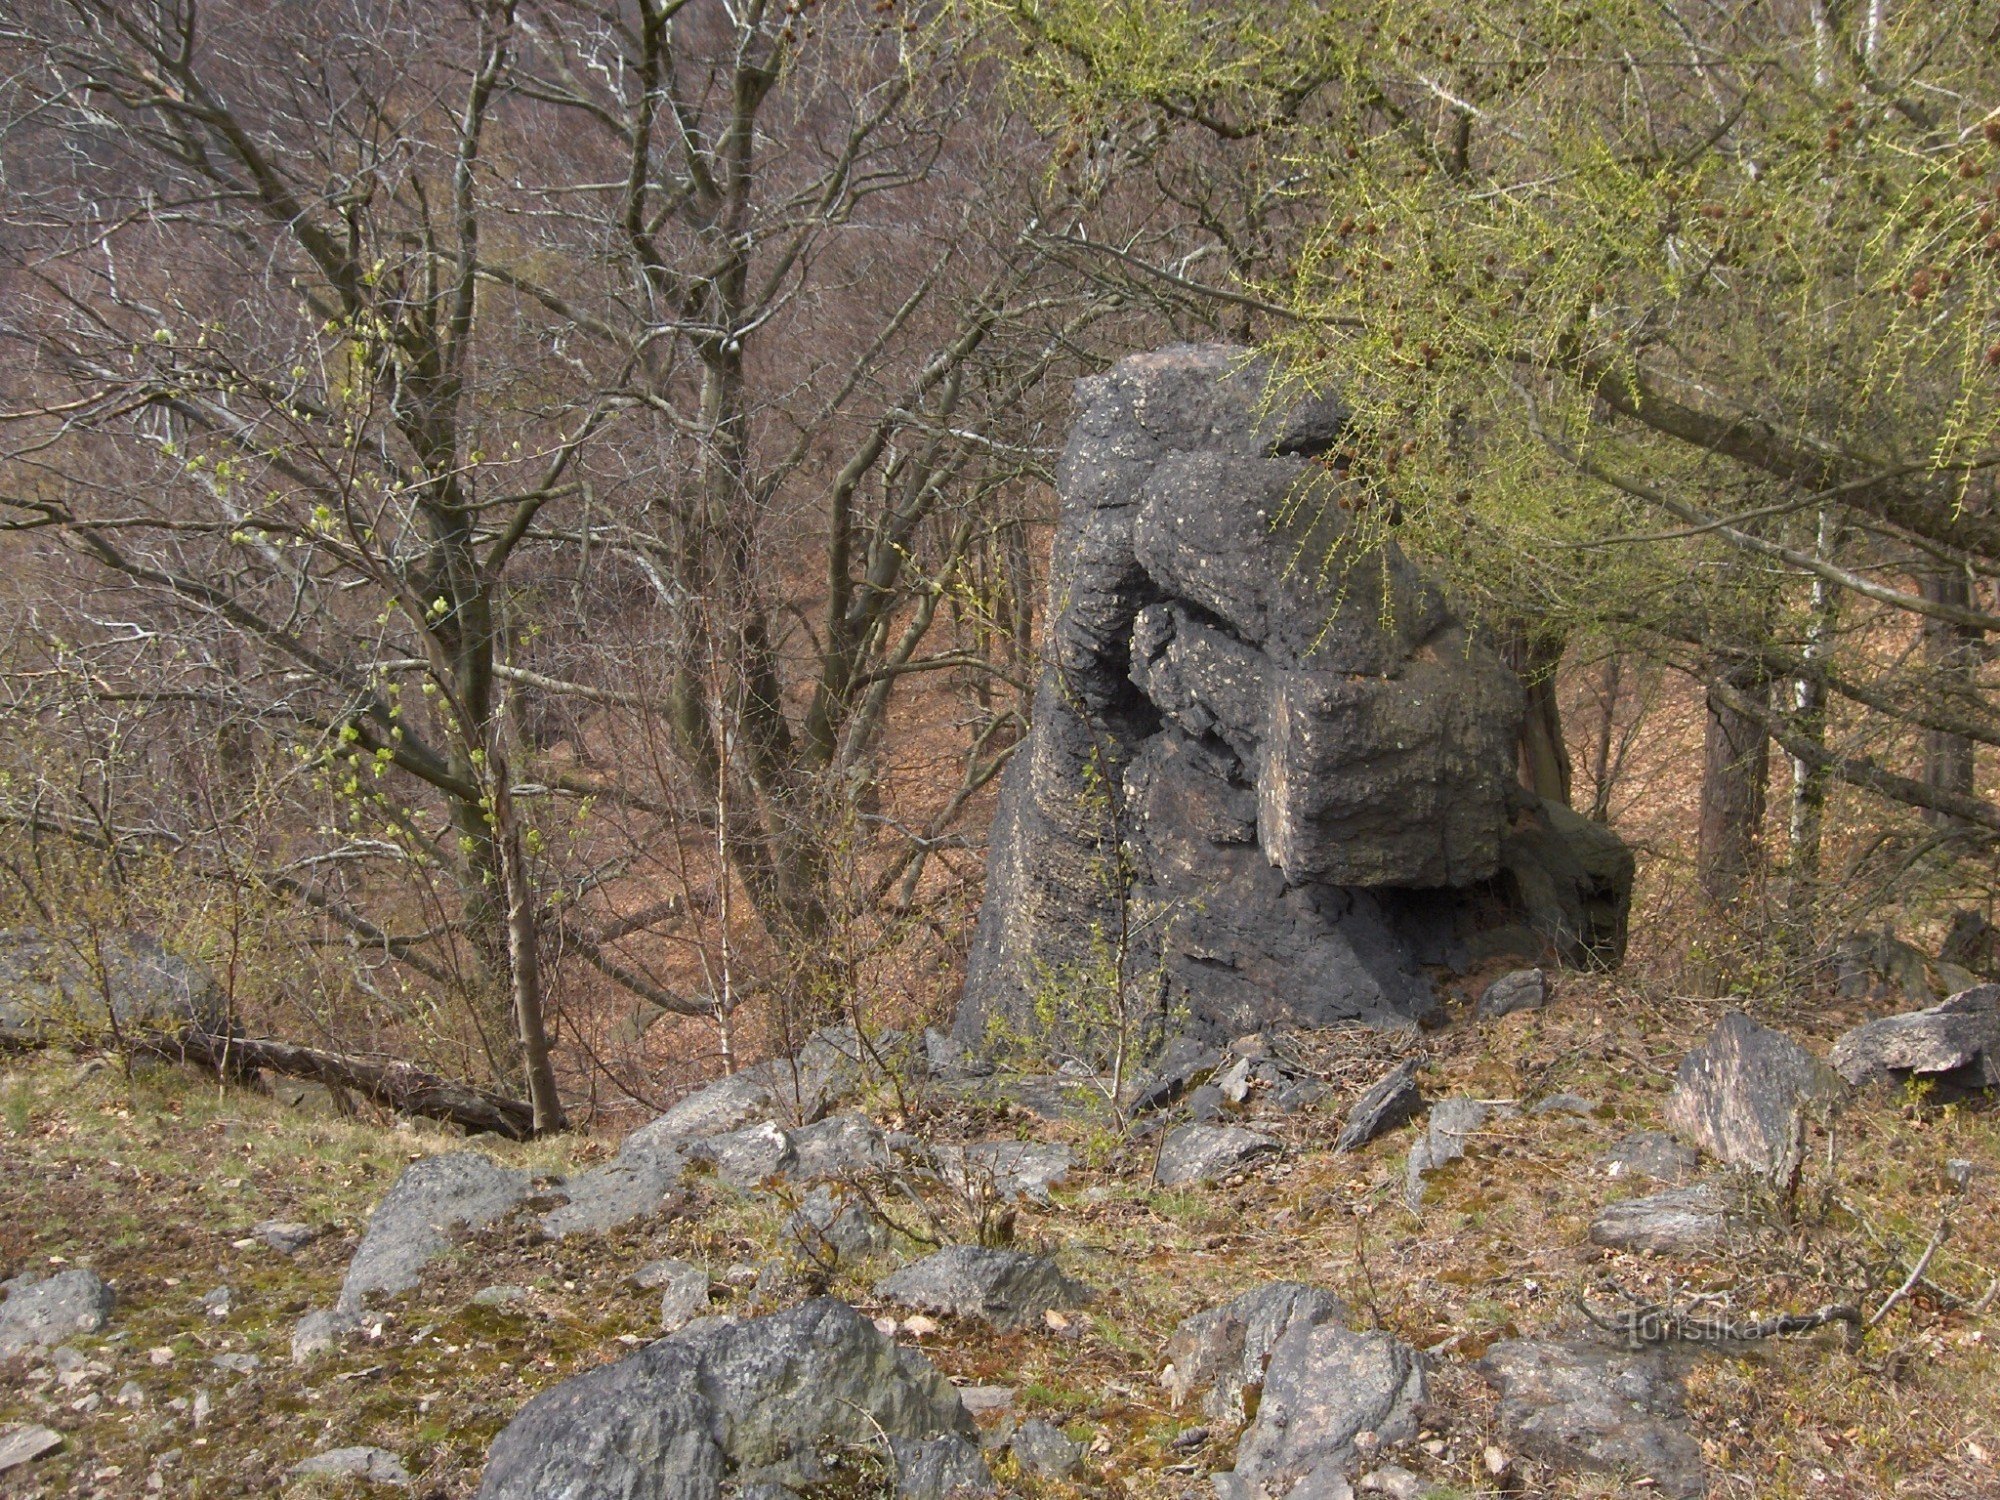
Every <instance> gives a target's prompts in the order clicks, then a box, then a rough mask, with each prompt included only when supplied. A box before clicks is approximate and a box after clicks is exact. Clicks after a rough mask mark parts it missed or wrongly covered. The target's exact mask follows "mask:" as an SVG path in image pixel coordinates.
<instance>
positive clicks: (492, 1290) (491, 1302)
mask: <svg viewBox="0 0 2000 1500" xmlns="http://www.w3.org/2000/svg"><path fill="white" fill-rule="evenodd" d="M530 1295H531V1293H530V1292H529V1290H528V1288H526V1287H524V1286H483V1287H481V1288H480V1289H479V1290H478V1291H476V1292H474V1293H473V1294H472V1305H473V1306H474V1307H512V1306H513V1305H514V1304H515V1303H517V1302H526V1301H527V1300H528V1298H529V1296H530Z"/></svg>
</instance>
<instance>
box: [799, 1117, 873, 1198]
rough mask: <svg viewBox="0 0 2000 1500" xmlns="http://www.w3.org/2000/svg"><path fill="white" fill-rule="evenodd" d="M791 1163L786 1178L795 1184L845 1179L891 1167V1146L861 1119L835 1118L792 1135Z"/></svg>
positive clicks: (865, 1119)
mask: <svg viewBox="0 0 2000 1500" xmlns="http://www.w3.org/2000/svg"><path fill="white" fill-rule="evenodd" d="M790 1135H791V1141H792V1160H791V1162H790V1163H789V1164H788V1165H787V1166H786V1168H785V1175H786V1176H788V1177H790V1178H792V1179H793V1180H794V1181H796V1182H816V1181H818V1180H820V1179H821V1178H826V1177H846V1176H849V1175H851V1174H854V1173H858V1172H867V1171H873V1170H875V1169H877V1168H880V1167H886V1166H887V1165H888V1164H889V1143H888V1140H887V1138H886V1137H885V1136H884V1135H883V1134H882V1132H881V1130H880V1129H879V1128H878V1127H877V1126H876V1124H875V1122H874V1121H872V1120H869V1119H867V1118H866V1117H864V1116H862V1115H854V1114H846V1115H832V1116H830V1117H828V1118H827V1119H824V1120H821V1121H820V1122H819V1123H818V1124H816V1125H807V1126H803V1127H802V1128H800V1129H798V1130H794V1131H792V1132H790Z"/></svg>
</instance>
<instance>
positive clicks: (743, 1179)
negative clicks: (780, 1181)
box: [688, 1120, 797, 1193]
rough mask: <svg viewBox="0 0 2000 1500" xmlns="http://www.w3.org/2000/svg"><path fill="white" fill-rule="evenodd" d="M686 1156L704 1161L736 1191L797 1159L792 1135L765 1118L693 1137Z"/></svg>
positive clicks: (776, 1173) (775, 1173) (777, 1172)
mask: <svg viewBox="0 0 2000 1500" xmlns="http://www.w3.org/2000/svg"><path fill="white" fill-rule="evenodd" d="M688 1154H689V1156H690V1157H691V1158H692V1159H693V1160H695V1161H698V1162H706V1163H707V1164H708V1165H709V1166H711V1167H713V1168H714V1169H715V1175H716V1176H717V1177H719V1178H721V1179H722V1180H723V1181H724V1182H726V1183H728V1184H729V1185H730V1186H731V1187H733V1188H735V1189H736V1190H737V1191H738V1192H745V1193H747V1192H749V1191H750V1190H751V1189H753V1188H755V1187H757V1186H759V1185H760V1184H762V1183H765V1182H768V1181H769V1180H770V1179H771V1178H773V1177H781V1176H784V1175H786V1173H787V1169H788V1168H789V1167H790V1166H791V1165H792V1163H793V1162H794V1161H795V1160H797V1155H796V1153H795V1152H794V1151H793V1150H792V1138H791V1137H790V1136H789V1135H787V1134H786V1133H785V1132H784V1130H782V1129H781V1128H780V1127H779V1126H778V1124H777V1123H776V1122H775V1121H772V1120H766V1121H765V1122H764V1123H763V1124H761V1125H752V1126H750V1127H749V1128H748V1129H745V1130H732V1131H729V1132H728V1133H727V1134H724V1135H712V1136H709V1137H708V1138H707V1139H705V1140H700V1141H696V1142H695V1143H694V1144H693V1145H692V1146H691V1147H689V1148H688Z"/></svg>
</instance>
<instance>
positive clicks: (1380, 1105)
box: [1333, 1057, 1424, 1151]
mask: <svg viewBox="0 0 2000 1500" xmlns="http://www.w3.org/2000/svg"><path fill="white" fill-rule="evenodd" d="M1422 1065H1423V1059H1422V1058H1418V1057H1408V1058H1405V1059H1404V1060H1403V1061H1401V1062H1399V1063H1397V1064H1396V1066H1395V1067H1393V1068H1391V1069H1390V1070H1389V1071H1388V1072H1386V1073H1384V1074H1383V1075H1382V1076H1381V1077H1380V1078H1378V1079H1376V1080H1375V1081H1374V1082H1373V1083H1372V1084H1370V1085H1369V1086H1368V1091H1367V1092H1366V1093H1364V1094H1363V1095H1362V1096H1361V1097H1360V1098H1359V1099H1356V1100H1355V1101H1354V1103H1353V1105H1352V1106H1351V1107H1350V1108H1349V1109H1348V1111H1347V1119H1346V1120H1345V1121H1344V1122H1342V1124H1341V1127H1340V1135H1339V1137H1338V1138H1337V1139H1336V1140H1335V1141H1334V1143H1333V1149H1334V1150H1335V1151H1359V1150H1360V1149H1361V1148H1362V1147H1363V1146H1365V1145H1367V1144H1368V1143H1369V1142H1370V1141H1372V1140H1374V1139H1375V1137H1376V1136H1378V1135H1381V1134H1382V1133H1383V1132H1384V1131H1387V1130H1394V1129H1396V1128H1397V1127H1399V1126H1402V1125H1407V1124H1409V1123H1410V1121H1412V1120H1414V1119H1415V1118H1416V1117H1417V1115H1418V1114H1419V1113H1420V1112H1421V1111H1422V1110H1423V1107H1424V1095H1423V1091H1422V1090H1421V1089H1419V1088H1418V1087H1417V1069H1418V1068H1419V1067H1421V1066H1422Z"/></svg>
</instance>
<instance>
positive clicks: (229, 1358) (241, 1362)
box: [209, 1354, 264, 1375]
mask: <svg viewBox="0 0 2000 1500" xmlns="http://www.w3.org/2000/svg"><path fill="white" fill-rule="evenodd" d="M209 1363H210V1364H212V1365H214V1366H215V1367H216V1369H218V1370H227V1371H229V1373H230V1374H232V1375H255V1374H256V1373H257V1372H258V1371H259V1370H261V1369H263V1368H264V1361H263V1360H261V1359H259V1358H258V1357H257V1356H256V1355H254V1354H218V1355H216V1356H215V1358H213V1359H211V1360H210V1361H209Z"/></svg>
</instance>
